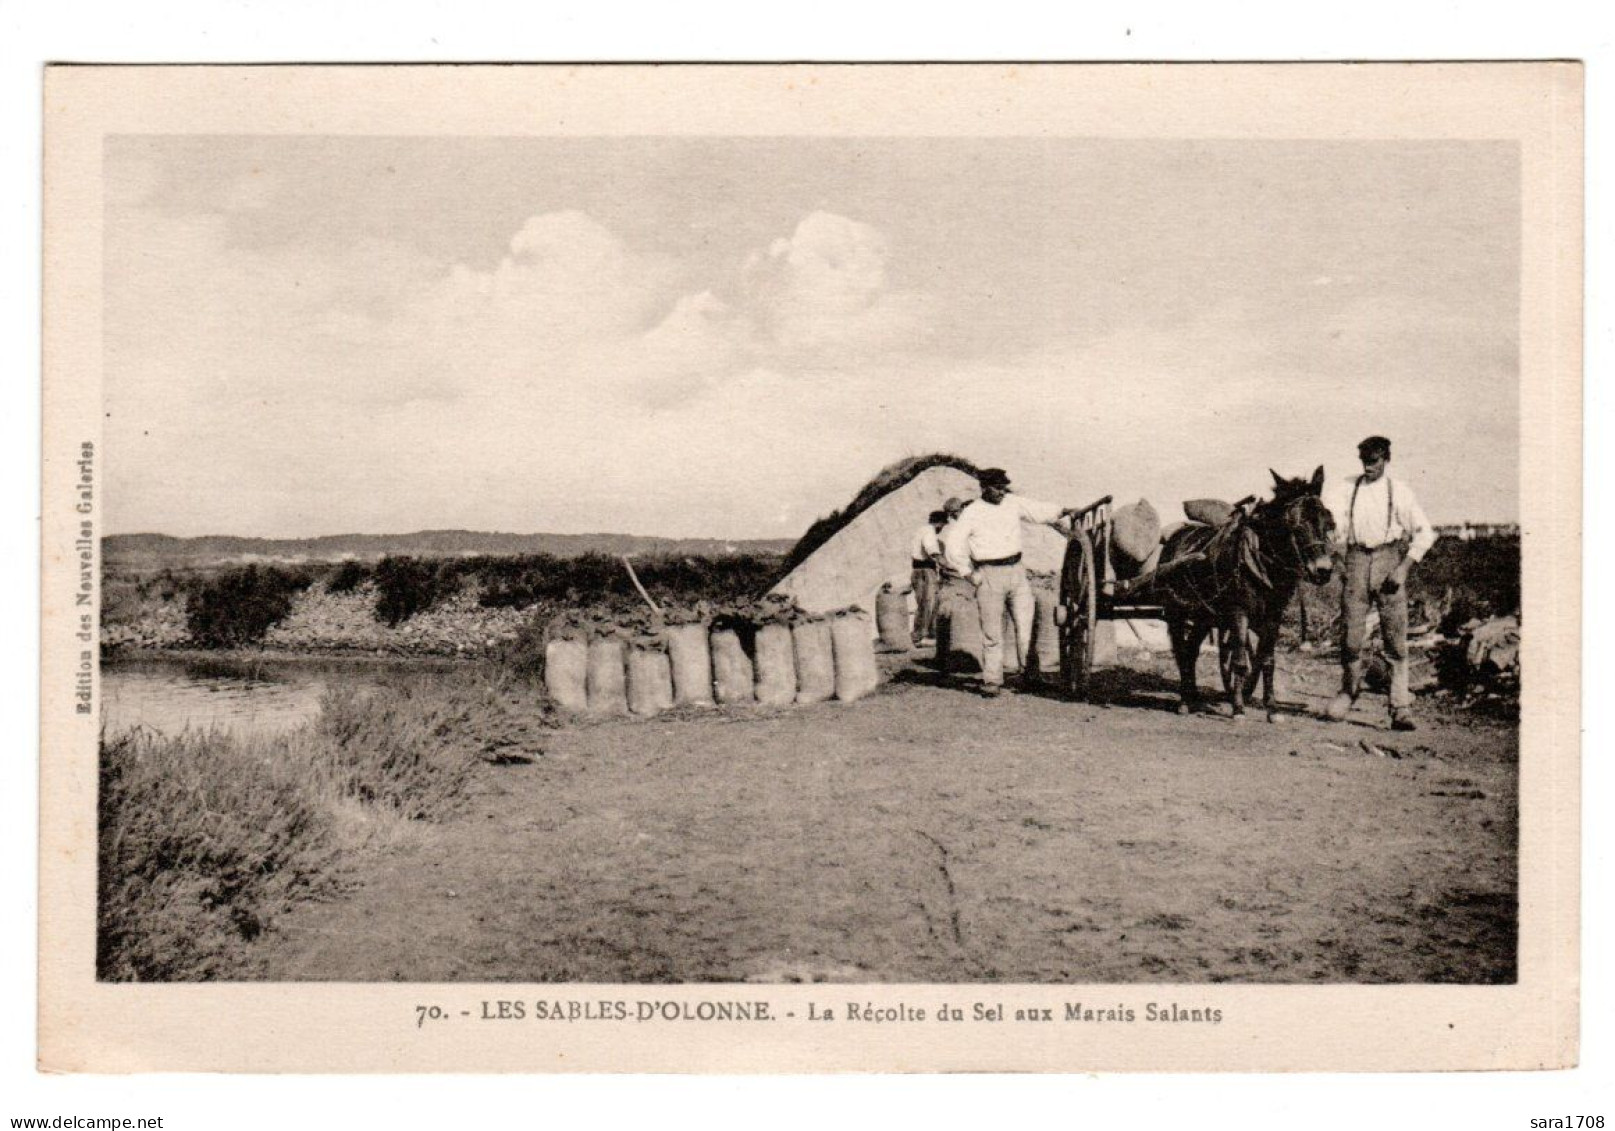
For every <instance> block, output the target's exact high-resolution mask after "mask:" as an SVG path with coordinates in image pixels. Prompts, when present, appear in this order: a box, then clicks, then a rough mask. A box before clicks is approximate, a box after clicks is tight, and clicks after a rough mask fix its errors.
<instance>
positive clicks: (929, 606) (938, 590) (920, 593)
mask: <svg viewBox="0 0 1615 1131" xmlns="http://www.w3.org/2000/svg"><path fill="white" fill-rule="evenodd" d="M947 524H948V514H947V512H946V511H942V510H936V511H932V512H931V514H930V516H929V517H928V518H927V519H926V521H925V525H924V526H922V527H920V528H919V529H918V530H916V531H915V532H914V541H913V542H912V543H910V546H909V554H908V556H909V568H910V569H911V570H912V571H913V572H912V573H911V575H910V576H911V577H912V586H913V589H914V635H913V640H914V647H916V648H918V647H920V646H921V645H922V644H925V643H927V642H934V640H935V637H936V614H937V607H938V606H939V605H940V604H941V602H942V586H941V584H940V582H939V578H938V577H937V573H938V571H939V569H940V568H941V562H942V543H941V542H940V541H938V540H937V535H939V534H940V533H941V532H942V528H943V527H944V526H946V525H947Z"/></svg>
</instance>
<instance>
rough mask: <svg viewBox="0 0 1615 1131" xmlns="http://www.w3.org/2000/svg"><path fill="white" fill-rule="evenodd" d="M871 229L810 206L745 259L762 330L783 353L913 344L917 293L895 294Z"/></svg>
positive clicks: (884, 252)
mask: <svg viewBox="0 0 1615 1131" xmlns="http://www.w3.org/2000/svg"><path fill="white" fill-rule="evenodd" d="M890 258H891V251H890V247H889V246H888V242H887V239H886V237H885V236H884V235H883V234H882V233H881V232H880V231H879V230H878V229H876V228H874V227H872V226H870V225H868V224H863V223H860V222H858V221H856V220H851V219H848V218H847V217H845V216H836V215H833V214H831V213H827V212H814V213H812V214H811V215H809V216H807V217H805V218H804V219H803V220H802V221H801V223H799V224H798V225H797V226H796V230H795V231H794V232H793V233H792V234H791V235H790V237H789V238H780V239H776V240H775V241H774V242H773V243H772V244H771V245H770V246H769V248H768V250H767V251H766V252H760V253H754V254H753V255H752V257H751V258H750V260H749V262H748V264H747V271H746V276H747V284H748V294H749V297H750V299H751V301H752V303H753V306H754V310H755V313H756V317H757V318H758V321H759V325H760V327H761V329H762V331H763V333H764V334H765V335H766V336H767V337H768V339H769V340H770V341H771V342H773V343H774V344H775V345H777V346H778V347H780V348H781V349H782V350H784V351H786V352H787V353H792V354H802V353H807V354H811V353H815V352H821V353H823V352H827V353H830V354H832V355H846V354H849V353H850V354H859V353H862V354H869V353H873V352H878V351H880V350H882V349H890V348H894V347H898V348H913V347H914V346H915V345H917V344H919V338H920V335H921V332H922V329H923V322H922V306H923V304H922V302H921V300H920V296H918V295H914V294H903V293H899V292H896V291H894V290H893V289H892V287H891V286H890V283H889V281H888V278H887V263H888V261H889V260H890Z"/></svg>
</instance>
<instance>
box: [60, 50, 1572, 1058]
mask: <svg viewBox="0 0 1615 1131" xmlns="http://www.w3.org/2000/svg"><path fill="white" fill-rule="evenodd" d="M45 83H46V91H45V109H46V123H45V143H46V152H45V193H46V231H45V329H44V341H45V360H46V366H45V374H44V380H45V430H44V485H45V494H44V509H43V537H44V545H43V560H44V566H45V576H44V589H43V604H44V625H43V639H44V654H43V656H42V660H41V662H42V679H43V702H42V711H43V733H44V742H43V749H42V751H41V763H40V774H41V785H42V814H41V828H42V832H41V840H42V844H41V859H42V861H43V868H42V875H41V877H40V885H41V886H40V906H41V921H40V933H41V947H40V952H41V958H40V971H39V977H40V1003H41V1006H40V1037H39V1040H40V1062H41V1065H42V1066H43V1067H45V1068H48V1069H51V1070H58V1071H108V1072H130V1071H148V1070H209V1071H214V1070H223V1071H263V1072H276V1071H295V1072H353V1071H419V1072H430V1071H438V1072H440V1071H511V1072H568V1071H676V1072H720V1071H722V1072H737V1071H738V1072H753V1071H758V1072H760V1071H768V1072H803V1071H851V1072H857V1071H943V1070H987V1071H992V1070H1006V1071H1007V1070H1013V1071H1128V1070H1147V1069H1153V1070H1163V1069H1171V1070H1207V1071H1215V1070H1252V1069H1256V1070H1274V1071H1297V1070H1382V1071H1383V1070H1423V1069H1453V1068H1463V1069H1501V1068H1514V1069H1519V1068H1558V1067H1566V1066H1569V1065H1573V1064H1575V1063H1576V1060H1577V1056H1578V1022H1579V1018H1578V1000H1579V984H1578V978H1579V973H1578V945H1579V923H1578V905H1579V874H1578V868H1579V859H1578V847H1577V846H1578V843H1579V833H1580V827H1579V792H1578V773H1579V755H1580V752H1579V733H1578V730H1579V712H1580V703H1579V697H1578V692H1577V688H1578V686H1579V672H1580V633H1579V618H1580V567H1579V561H1580V547H1581V543H1580V537H1581V514H1580V502H1579V500H1580V485H1581V447H1580V429H1581V407H1580V406H1581V257H1582V244H1581V239H1582V166H1581V145H1582V72H1581V69H1580V67H1579V66H1577V65H1575V64H1567V63H1521V64H1473V65H1470V64H1466V65H1405V64H1398V65H1390V64H1381V65H1290V66H1264V65H1226V66H1219V65H1170V66H1144V65H1111V66H1057V65H1029V66H1010V65H971V66H910V65H904V66H828V65H798V66H721V67H716V66H712V67H709V66H666V67H652V66H609V67H608V66H500V67H482V66H470V67H467V66H455V67H432V66H397V67H339V66H325V67H271V68H253V67H225V66H221V67H175V68H167V67H95V66H61V67H53V68H50V69H49V70H48V72H47V74H46V79H45Z"/></svg>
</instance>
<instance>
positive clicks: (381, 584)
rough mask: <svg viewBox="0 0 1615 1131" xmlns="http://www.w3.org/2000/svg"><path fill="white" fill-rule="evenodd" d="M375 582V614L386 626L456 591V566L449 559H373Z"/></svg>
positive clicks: (395, 625) (457, 585)
mask: <svg viewBox="0 0 1615 1131" xmlns="http://www.w3.org/2000/svg"><path fill="white" fill-rule="evenodd" d="M375 583H376V591H377V592H376V616H377V618H378V619H379V620H381V621H382V623H384V624H386V625H387V626H388V627H389V628H396V627H397V626H398V625H400V624H403V623H404V622H405V621H406V620H408V619H409V618H410V617H412V616H414V615H415V614H416V613H424V612H425V611H426V610H428V609H430V608H431V607H432V606H433V605H436V604H437V603H438V602H439V601H441V600H443V598H445V597H448V596H450V595H452V594H453V593H455V592H457V591H458V590H459V588H460V578H459V569H458V568H457V563H455V562H452V561H442V562H434V561H428V560H425V559H421V558H411V557H400V558H383V559H381V561H379V562H377V563H376V571H375Z"/></svg>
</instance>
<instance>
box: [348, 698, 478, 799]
mask: <svg viewBox="0 0 1615 1131" xmlns="http://www.w3.org/2000/svg"><path fill="white" fill-rule="evenodd" d="M486 705H487V704H486V702H485V701H484V699H483V698H482V697H480V696H478V695H476V694H474V693H471V692H468V691H465V690H458V691H454V692H445V691H444V690H443V689H442V688H441V686H440V685H437V684H436V683H435V682H433V681H427V682H422V683H418V684H410V683H407V682H406V683H404V684H402V685H400V686H397V687H389V688H386V689H383V690H380V691H370V692H356V691H353V690H352V689H349V688H338V689H332V690H330V691H328V692H326V694H325V698H324V699H323V700H322V701H321V703H320V717H319V721H318V723H317V724H316V729H317V732H318V733H319V734H320V735H321V736H323V737H325V738H327V739H330V740H331V747H330V749H331V769H332V772H333V778H332V780H333V783H334V785H335V787H336V789H337V790H338V791H339V792H340V793H341V794H342V795H343V796H345V797H352V798H354V799H356V800H358V801H360V802H362V803H363V804H365V805H373V806H378V807H380V808H383V809H386V810H388V811H390V812H393V813H396V814H397V815H398V816H400V817H403V818H405V819H407V820H419V819H421V818H423V817H427V816H430V815H432V814H435V813H439V812H442V811H444V810H446V809H447V808H448V807H449V806H450V805H451V803H452V802H453V801H455V800H456V799H457V798H458V797H459V796H460V794H461V793H462V792H463V791H464V789H465V785H466V781H467V780H468V779H469V776H470V773H471V770H472V768H473V767H474V766H475V765H476V763H477V759H478V753H479V751H478V749H477V748H474V747H473V746H472V745H470V743H471V742H472V741H473V740H472V738H471V736H472V735H478V734H484V733H486V732H487V730H488V729H489V728H488V726H487V725H486V724H487V723H488V721H489V720H487V719H486V718H479V717H478V716H479V715H481V714H482V713H483V710H484V708H485V707H486ZM479 724H482V725H479Z"/></svg>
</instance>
